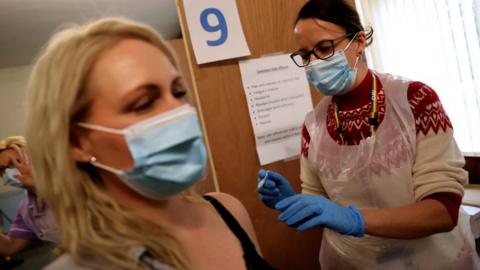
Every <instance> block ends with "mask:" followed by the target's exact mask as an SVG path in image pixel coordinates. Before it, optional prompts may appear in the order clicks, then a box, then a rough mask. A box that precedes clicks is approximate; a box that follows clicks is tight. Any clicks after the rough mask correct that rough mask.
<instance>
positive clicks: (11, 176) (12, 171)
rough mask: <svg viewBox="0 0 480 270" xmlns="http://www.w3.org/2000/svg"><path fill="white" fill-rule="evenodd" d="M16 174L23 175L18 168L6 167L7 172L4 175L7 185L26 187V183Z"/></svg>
mask: <svg viewBox="0 0 480 270" xmlns="http://www.w3.org/2000/svg"><path fill="white" fill-rule="evenodd" d="M15 175H21V173H20V171H19V170H18V169H17V168H6V169H5V174H4V175H3V184H4V185H6V186H12V187H17V188H25V185H24V184H23V183H22V182H21V181H20V180H18V179H17V178H16V177H15Z"/></svg>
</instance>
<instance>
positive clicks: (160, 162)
mask: <svg viewBox="0 0 480 270" xmlns="http://www.w3.org/2000/svg"><path fill="white" fill-rule="evenodd" d="M78 125H80V126H82V127H84V128H88V129H93V130H97V131H103V132H108V133H114V134H121V135H123V136H124V137H125V139H126V142H127V144H128V148H129V151H130V153H131V155H132V158H133V161H134V166H133V169H131V170H128V171H127V170H120V169H116V168H113V167H110V166H107V165H105V164H102V163H100V162H99V161H97V160H95V159H93V160H92V161H91V163H92V165H93V166H95V167H98V168H101V169H104V170H106V171H109V172H112V173H114V174H116V175H118V176H119V177H120V179H122V181H123V182H124V183H125V184H126V185H128V186H129V187H130V188H132V189H133V190H135V191H137V192H138V193H139V194H141V195H143V196H145V197H148V198H151V199H155V200H162V199H167V198H169V197H171V196H174V195H176V194H178V193H180V192H182V191H185V190H186V189H188V188H189V187H191V186H192V185H194V184H195V183H196V182H198V181H199V180H200V179H201V178H202V177H203V175H204V173H205V166H206V160H207V153H206V150H205V145H204V144H203V141H202V131H201V129H200V124H199V121H198V117H197V113H196V111H195V109H194V108H193V107H192V106H190V105H183V106H181V107H179V108H177V109H174V110H172V111H169V112H166V113H163V114H159V115H157V116H154V117H152V118H149V119H146V120H143V121H141V122H139V123H136V124H134V125H131V126H129V127H127V128H125V129H121V130H119V129H112V128H107V127H102V126H97V125H92V124H86V123H78Z"/></svg>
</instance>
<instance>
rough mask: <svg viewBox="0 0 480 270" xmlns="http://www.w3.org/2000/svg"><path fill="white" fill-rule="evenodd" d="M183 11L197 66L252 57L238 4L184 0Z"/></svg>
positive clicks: (226, 1) (230, 1)
mask: <svg viewBox="0 0 480 270" xmlns="http://www.w3.org/2000/svg"><path fill="white" fill-rule="evenodd" d="M184 7H185V17H186V19H187V25H188V30H189V33H190V39H191V41H192V46H193V51H194V53H195V58H196V60H197V64H203V63H209V62H214V61H219V60H224V59H230V58H235V57H241V56H247V55H250V50H249V49H248V45H247V42H246V41H245V35H244V34H243V29H242V25H241V23H240V17H239V16H238V10H237V4H236V2H235V0H184ZM202 14H203V15H202ZM202 18H204V19H205V18H206V23H204V24H203V25H202ZM204 22H205V21H204ZM223 22H224V23H223ZM208 42H210V43H211V44H210V45H209V44H208ZM212 43H213V44H212Z"/></svg>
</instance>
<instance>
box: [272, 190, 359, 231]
mask: <svg viewBox="0 0 480 270" xmlns="http://www.w3.org/2000/svg"><path fill="white" fill-rule="evenodd" d="M275 208H276V209H277V210H280V211H282V214H281V215H280V216H279V217H278V219H279V220H280V221H282V222H286V223H287V224H288V225H289V226H294V227H298V230H299V231H302V232H303V231H305V230H307V229H310V228H313V227H317V226H322V227H327V228H329V229H332V230H335V231H337V232H339V233H341V234H346V235H353V236H357V237H360V236H363V234H364V233H365V220H364V218H363V215H362V213H360V211H358V209H356V208H355V207H352V206H349V207H342V206H340V205H338V204H336V203H334V202H332V201H331V200H329V199H327V198H325V197H323V196H313V195H305V194H298V195H295V196H292V197H289V198H286V199H285V200H283V201H280V202H279V203H277V204H276V205H275Z"/></svg>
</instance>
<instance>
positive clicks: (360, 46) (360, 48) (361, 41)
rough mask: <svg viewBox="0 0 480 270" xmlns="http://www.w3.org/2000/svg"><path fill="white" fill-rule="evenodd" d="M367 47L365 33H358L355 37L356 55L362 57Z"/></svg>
mask: <svg viewBox="0 0 480 270" xmlns="http://www.w3.org/2000/svg"><path fill="white" fill-rule="evenodd" d="M366 46H367V39H366V36H365V31H360V32H358V36H357V55H362V54H363V52H364V50H365V48H366Z"/></svg>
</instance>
